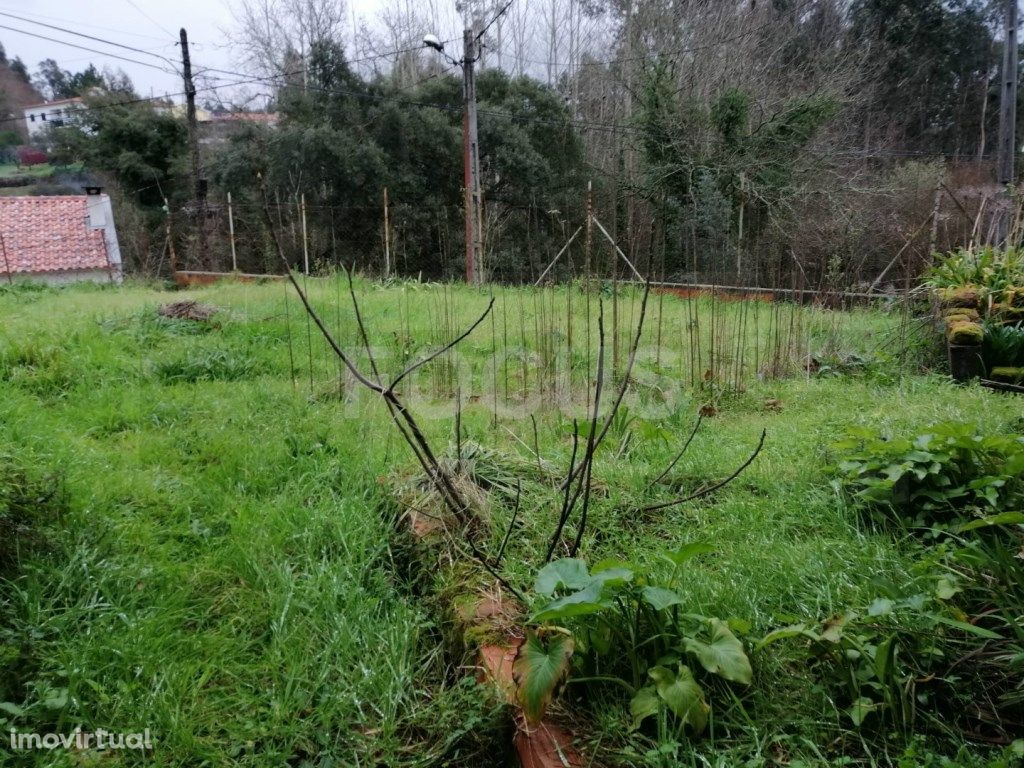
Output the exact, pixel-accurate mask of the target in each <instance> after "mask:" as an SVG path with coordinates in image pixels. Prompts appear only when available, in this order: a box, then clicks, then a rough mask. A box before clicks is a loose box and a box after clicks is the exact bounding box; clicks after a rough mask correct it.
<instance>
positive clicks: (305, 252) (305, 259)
mask: <svg viewBox="0 0 1024 768" xmlns="http://www.w3.org/2000/svg"><path fill="white" fill-rule="evenodd" d="M299 204H300V206H301V207H302V266H303V272H304V274H306V275H308V274H309V241H308V238H307V236H306V193H305V192H303V193H302V197H301V198H300V203H299Z"/></svg>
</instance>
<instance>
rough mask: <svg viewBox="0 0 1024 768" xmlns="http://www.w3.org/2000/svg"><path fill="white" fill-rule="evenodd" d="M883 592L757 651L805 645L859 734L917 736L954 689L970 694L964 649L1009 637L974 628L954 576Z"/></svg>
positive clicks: (767, 641) (775, 636)
mask: <svg viewBox="0 0 1024 768" xmlns="http://www.w3.org/2000/svg"><path fill="white" fill-rule="evenodd" d="M876 586H877V587H878V588H879V590H880V593H881V594H880V595H879V597H877V598H876V599H875V600H874V601H872V602H871V604H870V605H868V606H866V607H862V608H859V609H857V610H850V611H846V612H844V613H841V614H837V615H835V616H833V617H831V618H829V619H828V620H827V621H825V622H824V623H823V624H821V625H820V626H808V625H807V624H795V625H791V626H788V627H783V628H781V629H778V630H775V631H774V632H771V633H769V634H768V635H767V636H765V637H764V639H762V640H761V642H760V643H758V645H757V647H756V650H757V651H761V650H763V649H764V648H766V647H768V646H770V645H772V644H773V643H776V642H778V641H780V640H785V639H789V638H802V639H804V640H805V641H807V648H808V657H809V660H810V662H811V666H812V668H813V669H814V670H815V671H816V673H817V674H818V675H819V677H820V678H821V679H822V680H823V681H824V682H825V683H826V684H827V685H828V686H829V687H830V688H832V689H833V690H834V691H835V692H836V694H835V695H836V697H837V698H838V699H839V701H840V702H842V703H843V706H844V707H845V709H844V712H845V715H846V717H847V719H848V720H849V721H850V722H851V723H852V724H853V725H854V726H857V727H861V726H864V725H866V724H870V723H872V722H873V723H875V724H876V725H886V726H891V727H893V728H896V729H897V730H899V731H901V732H903V733H910V732H912V731H913V730H914V728H915V726H916V725H917V720H918V710H919V709H920V708H925V707H931V708H934V706H937V705H938V704H939V702H940V701H944V700H945V699H946V698H947V696H946V694H948V692H949V690H950V688H952V691H953V692H957V693H960V694H967V693H968V691H965V690H962V689H963V688H964V686H962V685H960V686H959V687H958V686H957V680H958V679H959V677H958V676H954V675H951V674H949V670H950V669H952V668H953V666H954V665H953V663H952V662H953V661H955V658H956V654H955V648H956V647H957V646H956V644H957V643H962V642H963V641H964V640H965V639H967V640H968V641H970V643H969V645H970V647H973V645H976V644H977V643H978V642H986V641H992V640H1000V639H1001V635H999V634H998V633H996V632H994V631H992V630H991V629H988V628H986V627H983V626H979V625H977V624H974V623H972V622H971V621H970V618H971V617H969V616H967V615H966V614H964V613H963V612H962V611H961V610H960V609H959V608H958V607H957V605H956V603H955V598H956V597H957V596H958V595H959V594H960V592H961V591H962V589H963V587H962V585H961V583H960V581H959V580H958V579H957V578H956V577H954V576H950V575H946V574H943V573H940V572H937V571H936V570H934V569H931V568H927V569H922V575H921V576H920V577H919V579H918V580H917V581H916V582H915V584H914V585H912V587H911V588H909V589H899V588H897V587H896V586H894V585H891V584H887V583H884V582H881V581H879V582H877V583H876ZM940 691H941V692H942V695H940Z"/></svg>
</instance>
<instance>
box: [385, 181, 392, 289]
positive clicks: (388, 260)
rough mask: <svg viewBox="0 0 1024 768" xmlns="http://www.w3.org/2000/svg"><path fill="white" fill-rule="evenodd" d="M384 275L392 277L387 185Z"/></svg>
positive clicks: (386, 189)
mask: <svg viewBox="0 0 1024 768" xmlns="http://www.w3.org/2000/svg"><path fill="white" fill-rule="evenodd" d="M384 277H391V227H390V224H389V221H388V188H387V187H384Z"/></svg>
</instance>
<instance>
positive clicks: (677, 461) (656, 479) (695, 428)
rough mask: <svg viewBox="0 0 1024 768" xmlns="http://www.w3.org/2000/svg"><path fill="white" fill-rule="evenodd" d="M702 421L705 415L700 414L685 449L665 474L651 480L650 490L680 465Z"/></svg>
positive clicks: (666, 469) (684, 444) (687, 439)
mask: <svg viewBox="0 0 1024 768" xmlns="http://www.w3.org/2000/svg"><path fill="white" fill-rule="evenodd" d="M702 421H704V414H703V413H698V414H697V423H696V424H694V425H693V431H692V432H691V433H690V436H689V437H688V438H686V442H685V443H683V449H682V450H681V451H679V453H677V454H676V457H675V458H674V459H672V461H671V463H669V465H668V466H667V467H665V471H664V472H662V473H661V474H660V475H658V476H657V477H656V478H654V479H653V480H651V482H650V483H648V485H647V487H648V489H650V488H653V487H654V486H655V485H657V484H658V483H660V482H661V481H662V480H664V479H665V478H666V477H667V476H668V473H669V472H671V471H672V469H673V468H674V467H675V465H676V464H678V463H679V460H680V459H681V458H683V454H684V453H686V449H687V448H689V447H690V443H692V442H693V438H694V436H696V434H697V430H698V429H700V425H701V422H702Z"/></svg>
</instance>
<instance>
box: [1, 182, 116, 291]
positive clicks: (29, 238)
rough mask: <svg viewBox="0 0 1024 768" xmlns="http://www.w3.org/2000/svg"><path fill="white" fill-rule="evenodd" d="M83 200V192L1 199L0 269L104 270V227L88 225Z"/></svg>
mask: <svg viewBox="0 0 1024 768" xmlns="http://www.w3.org/2000/svg"><path fill="white" fill-rule="evenodd" d="M86 200H87V196H86V195H67V196H60V197H0V236H2V237H3V249H2V250H0V272H6V271H7V270H8V268H9V269H10V271H11V272H13V273H14V274H16V275H17V274H19V273H21V274H32V273H35V272H63V271H69V270H80V269H106V268H107V267H108V266H109V265H108V263H107V249H106V245H105V243H104V242H103V230H102V229H90V228H89V211H88V207H87V204H86ZM4 251H6V257H7V261H6V262H4V261H3V257H4ZM8 265H9V266H8Z"/></svg>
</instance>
